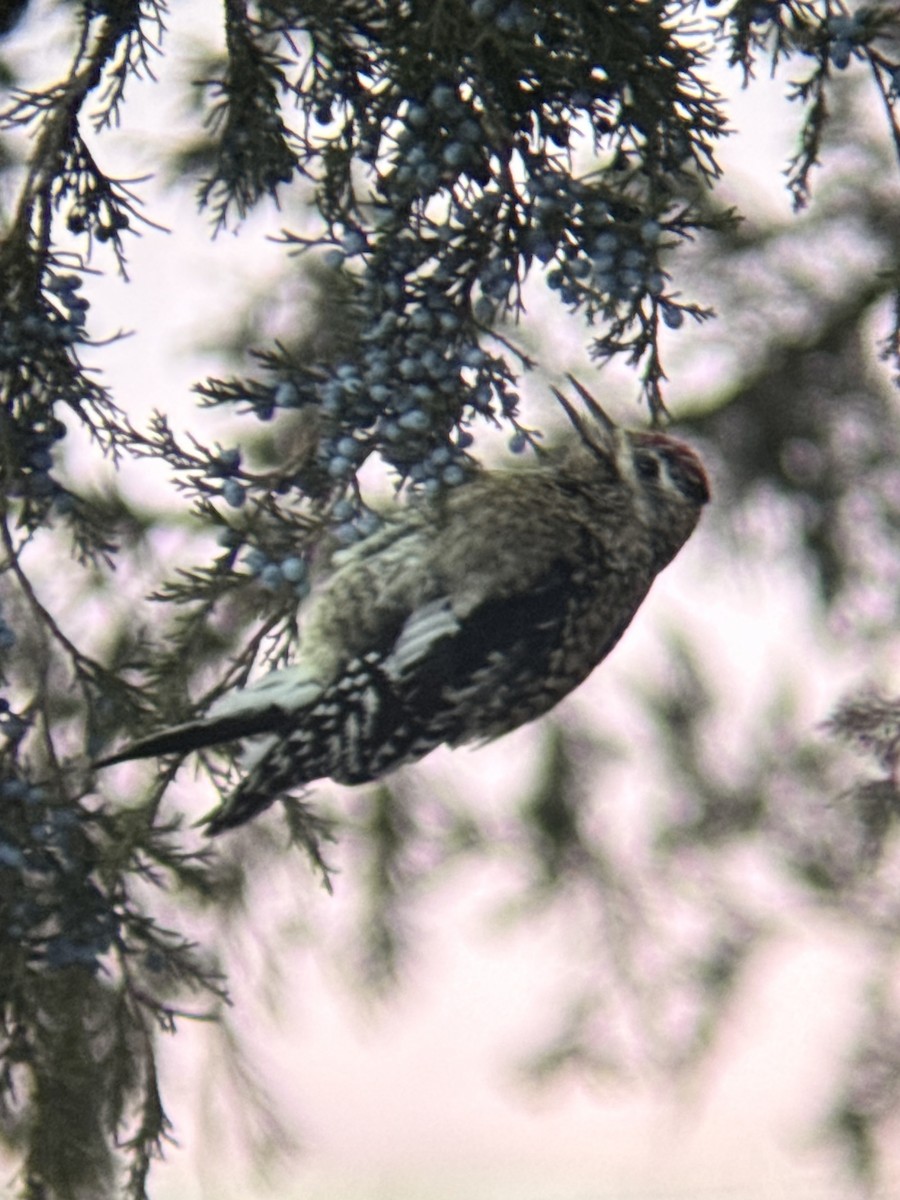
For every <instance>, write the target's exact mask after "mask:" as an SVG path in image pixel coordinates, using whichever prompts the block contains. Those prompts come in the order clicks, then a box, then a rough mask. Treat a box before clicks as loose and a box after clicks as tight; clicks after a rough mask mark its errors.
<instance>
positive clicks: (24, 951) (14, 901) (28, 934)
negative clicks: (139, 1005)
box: [0, 774, 119, 971]
mask: <svg viewBox="0 0 900 1200" xmlns="http://www.w3.org/2000/svg"><path fill="white" fill-rule="evenodd" d="M0 803H2V805H3V812H4V828H3V834H2V837H0V911H2V912H3V914H4V925H3V927H2V928H0V944H2V943H5V944H6V946H7V947H8V951H9V952H11V953H12V954H14V955H17V956H24V958H25V959H26V963H27V965H28V966H30V967H32V968H33V967H35V966H43V967H44V968H46V969H47V970H59V969H61V968H63V967H72V966H79V967H83V968H86V969H88V970H90V971H96V970H97V969H98V968H99V966H100V959H101V958H102V956H103V955H104V954H106V953H107V952H108V950H109V948H110V946H111V944H112V940H113V938H114V937H115V935H116V933H117V931H118V927H119V919H118V917H117V915H116V912H115V910H114V908H113V907H112V905H111V904H110V902H109V900H108V899H107V897H106V896H104V895H103V893H102V891H101V890H100V888H99V887H98V886H97V883H96V882H95V881H94V880H93V879H92V878H91V862H92V859H93V855H92V854H91V853H90V845H89V842H90V834H89V832H88V818H87V816H86V814H84V813H83V812H82V811H81V810H79V809H78V808H75V807H72V806H66V807H60V806H58V805H53V804H50V803H49V802H48V798H47V795H46V793H45V790H44V789H43V788H42V787H40V786H38V785H36V784H33V783H30V782H29V781H28V780H27V779H25V778H23V777H21V776H19V775H16V774H10V775H9V776H8V777H7V778H5V779H3V780H0Z"/></svg>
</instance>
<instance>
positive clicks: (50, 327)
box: [0, 274, 90, 367]
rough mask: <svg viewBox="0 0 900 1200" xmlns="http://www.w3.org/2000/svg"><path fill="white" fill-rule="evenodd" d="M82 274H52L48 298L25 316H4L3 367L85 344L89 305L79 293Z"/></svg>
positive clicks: (0, 332)
mask: <svg viewBox="0 0 900 1200" xmlns="http://www.w3.org/2000/svg"><path fill="white" fill-rule="evenodd" d="M80 287H81V279H80V277H79V276H78V275H57V274H52V275H51V276H50V279H49V281H48V283H47V288H46V291H47V294H48V295H49V296H52V298H53V300H54V301H55V303H51V302H50V301H49V300H48V299H47V298H46V297H42V298H41V302H40V305H39V307H37V308H34V309H32V310H31V311H28V312H25V313H21V314H20V313H18V312H16V313H13V312H7V313H4V314H3V316H2V318H0V367H10V366H17V365H19V364H21V363H23V362H26V361H29V360H32V359H36V360H42V359H44V358H46V355H47V351H48V350H51V351H52V350H59V349H65V348H66V347H67V346H73V345H75V343H77V342H82V341H85V323H86V321H87V310H88V308H89V307H90V305H89V302H88V301H87V300H86V299H85V298H84V297H83V296H80V295H79V294H78V289H79V288H80Z"/></svg>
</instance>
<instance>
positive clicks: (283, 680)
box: [105, 389, 709, 832]
mask: <svg viewBox="0 0 900 1200" xmlns="http://www.w3.org/2000/svg"><path fill="white" fill-rule="evenodd" d="M579 390H580V389H579ZM582 396H583V397H584V398H585V400H586V402H587V403H588V405H589V407H590V408H591V410H592V413H593V418H594V420H593V421H592V422H591V423H590V424H587V423H585V422H584V421H583V420H582V419H581V418H579V417H578V416H577V415H576V414H575V413H574V411H573V410H572V409H571V408H569V406H568V405H566V407H567V411H569V414H570V416H571V417H572V419H573V422H574V423H575V424H576V426H577V427H578V429H579V432H580V434H581V440H580V442H579V443H578V444H577V445H576V446H575V447H574V448H572V449H571V450H570V451H569V452H568V453H567V454H565V455H563V456H560V457H557V458H553V457H551V456H549V455H548V456H547V457H546V458H545V459H542V460H541V461H540V462H539V463H538V464H537V465H536V466H533V467H530V468H522V469H519V470H498V471H485V472H482V473H481V474H479V475H477V476H475V477H474V478H473V479H472V480H470V481H469V482H467V483H466V484H464V485H462V486H461V487H459V488H456V489H453V490H449V491H447V492H446V493H444V494H443V495H442V496H441V497H440V498H438V499H436V500H433V501H423V500H419V501H416V502H414V503H411V504H409V505H407V506H406V507H404V508H401V509H398V511H397V513H396V514H395V515H393V516H392V517H390V518H389V519H388V520H387V521H386V522H385V524H384V526H383V527H382V528H380V529H379V530H378V531H377V532H376V533H374V534H372V535H371V536H370V537H368V538H366V539H365V540H364V541H362V542H360V543H358V544H357V545H355V546H353V547H351V548H350V549H348V550H344V551H341V552H340V553H339V554H338V555H336V556H335V560H334V563H333V570H332V573H331V574H330V575H329V577H328V579H327V581H326V582H325V584H324V585H323V587H322V588H321V590H320V591H319V592H318V593H317V594H316V595H314V597H313V599H312V600H311V601H310V602H309V605H308V609H307V613H306V615H305V620H304V623H303V637H302V642H301V652H300V657H299V659H298V662H297V663H296V664H295V665H294V666H291V667H287V668H285V669H283V670H280V671H274V672H272V673H271V674H270V675H268V676H266V677H264V678H263V679H261V680H260V681H259V682H257V683H255V684H252V685H251V686H250V687H248V688H246V689H245V690H243V691H240V692H236V693H234V694H232V695H231V696H227V697H224V698H223V699H222V700H220V701H219V702H218V703H217V704H216V705H214V706H213V708H212V709H211V710H210V713H209V714H208V715H207V716H206V717H205V718H202V719H200V720H198V721H195V722H191V723H189V724H187V725H182V726H178V727H176V728H174V729H170V730H163V731H162V732H160V733H159V734H157V735H152V736H150V737H148V738H146V739H143V740H142V741H140V742H137V743H136V744H134V745H132V746H130V747H128V748H127V749H125V750H124V751H122V752H120V753H118V754H116V755H115V756H113V757H112V758H111V759H107V760H105V761H106V762H114V761H120V760H122V759H125V758H133V757H144V756H148V755H154V754H168V753H176V752H180V753H185V752H187V751H188V750H192V749H196V748H198V747H201V746H206V745H214V744H217V743H220V742H225V741H231V740H234V739H238V738H242V737H254V736H257V735H262V736H261V738H260V739H259V740H258V741H257V742H256V743H255V744H254V745H253V748H252V750H251V751H250V754H249V755H248V758H247V768H248V769H247V774H246V776H245V778H244V780H243V781H242V782H241V783H240V785H239V786H238V788H237V789H236V791H235V792H234V794H233V795H232V796H231V797H230V798H229V799H228V800H227V801H226V802H225V804H224V805H223V806H222V808H221V809H219V810H218V811H217V812H216V813H214V814H213V816H212V819H211V820H210V823H209V829H210V831H211V832H218V831H220V830H222V829H227V828H230V827H232V826H234V825H238V824H241V823H242V822H243V821H246V820H248V819H249V818H250V817H252V816H254V815H255V814H256V813H257V812H259V811H261V810H262V809H264V808H266V807H267V806H268V805H269V804H271V803H272V801H273V800H275V799H277V797H278V796H279V795H280V794H282V793H283V792H285V791H286V790H288V789H289V788H292V787H296V786H299V785H302V784H305V783H308V782H311V781H313V780H315V779H320V778H323V777H330V778H332V779H335V780H337V781H339V782H342V783H351V784H352V783H362V782H365V781H367V780H371V779H377V778H379V777H380V776H382V775H384V774H386V773H387V772H388V771H390V770H392V769H393V768H395V767H397V766H400V765H401V764H402V763H406V762H411V761H414V760H416V759H418V758H421V757H422V756H423V755H424V754H427V753H428V752H429V751H430V750H432V749H434V748H435V747H436V746H438V745H441V744H442V743H447V744H449V745H451V746H458V745H461V744H463V743H466V742H480V741H486V740H490V739H492V738H495V737H499V736H500V735H501V734H504V733H507V732H509V731H510V730H511V729H515V728H517V727H518V726H519V725H523V724H525V723H526V722H527V721H531V720H533V719H534V718H535V717H538V716H541V715H542V714H543V713H545V712H547V711H548V710H549V709H550V708H552V707H553V705H555V704H556V703H557V702H558V701H559V700H561V699H562V698H563V697H564V696H566V695H567V694H568V693H569V692H570V691H572V690H573V688H575V687H577V686H578V684H579V683H581V682H582V681H583V680H584V679H585V678H587V676H588V675H589V674H590V673H591V671H592V670H593V669H594V667H595V666H596V665H597V664H598V663H599V662H600V661H601V660H602V659H603V658H604V657H605V656H606V655H607V654H608V653H609V651H610V650H611V649H612V647H613V646H614V645H615V644H616V642H617V641H618V640H619V638H620V637H621V635H622V634H623V632H624V631H625V629H626V627H627V626H628V624H629V622H630V621H631V619H632V617H633V616H634V614H635V612H636V611H637V609H638V607H639V606H640V604H641V601H642V600H643V599H644V597H645V595H646V594H647V592H648V590H649V588H650V586H651V584H652V583H653V580H654V579H655V577H656V575H657V574H658V573H659V572H660V571H661V570H662V569H663V568H664V567H665V566H666V565H667V563H669V562H670V561H671V559H672V558H673V557H674V556H675V554H677V552H678V550H679V549H680V548H681V546H682V545H683V544H684V543H685V541H686V540H687V539H688V537H689V536H690V534H691V532H692V531H693V529H694V527H695V525H696V523H697V520H698V518H699V515H700V511H701V508H702V506H703V504H704V503H705V502H706V500H707V499H708V495H709V492H708V485H707V482H706V476H705V474H704V471H703V468H702V466H701V464H700V462H699V460H698V458H697V457H696V455H695V454H694V453H693V451H691V450H690V449H689V448H688V447H687V446H685V445H683V444H682V443H680V442H677V441H675V440H674V439H672V438H669V437H668V436H667V435H664V434H661V433H656V432H647V433H643V432H626V431H622V430H618V429H615V428H614V427H613V426H612V425H611V424H610V423H609V421H608V420H607V418H606V417H605V415H604V414H603V413H602V410H600V409H599V407H598V406H596V405H595V404H594V403H593V402H592V401H591V400H590V397H588V396H586V394H585V393H584V392H582ZM560 399H561V400H562V401H563V403H566V402H565V401H564V400H563V398H562V397H560Z"/></svg>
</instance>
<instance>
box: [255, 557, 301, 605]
mask: <svg viewBox="0 0 900 1200" xmlns="http://www.w3.org/2000/svg"><path fill="white" fill-rule="evenodd" d="M242 561H243V564H244V566H245V567H246V569H247V571H248V572H249V573H250V574H251V575H252V576H254V577H255V578H256V579H257V580H258V581H259V583H260V585H261V586H262V587H263V588H265V589H266V591H269V592H277V591H281V589H282V588H284V587H290V588H291V589H292V590H293V592H294V594H295V595H296V597H297V599H298V600H303V599H305V598H306V596H308V595H309V566H308V564H307V562H306V560H305V559H304V558H301V557H300V556H299V555H297V554H294V553H291V552H287V553H285V554H284V555H283V556H282V557H275V556H272V555H270V554H267V553H266V552H265V551H264V550H261V549H260V548H259V547H257V546H251V547H250V548H249V549H247V550H246V551H245V553H244V556H243V560H242Z"/></svg>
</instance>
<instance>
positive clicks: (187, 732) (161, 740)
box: [92, 708, 285, 768]
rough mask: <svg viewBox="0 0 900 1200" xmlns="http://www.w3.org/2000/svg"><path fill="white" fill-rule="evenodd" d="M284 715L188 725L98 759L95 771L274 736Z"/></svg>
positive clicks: (273, 711)
mask: <svg viewBox="0 0 900 1200" xmlns="http://www.w3.org/2000/svg"><path fill="white" fill-rule="evenodd" d="M284 724H285V715H284V713H283V712H282V711H281V709H279V708H267V709H263V710H262V711H261V712H255V713H247V712H243V713H235V714H233V715H230V716H223V717H212V718H206V719H203V720H199V721H186V722H185V723H184V724H183V725H173V726H171V727H170V728H169V729H160V730H158V731H157V732H156V733H151V734H148V736H147V737H145V738H139V739H138V740H137V741H136V742H132V743H131V745H129V746H125V747H124V748H123V749H121V750H117V751H116V753H115V754H109V755H107V756H106V757H105V758H100V759H98V760H97V761H96V762H95V763H93V764H92V765H93V766H94V767H96V768H100V767H111V766H113V764H115V763H120V762H127V761H128V760H129V759H133V758H154V757H156V756H157V755H163V754H182V755H184V754H189V753H190V752H191V751H192V750H202V749H203V748H204V747H206V746H218V745H221V744H222V743H223V742H233V741H237V740H238V739H239V738H245V737H252V736H254V735H255V734H259V733H275V732H277V731H278V730H279V729H281V728H283V726H284Z"/></svg>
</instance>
